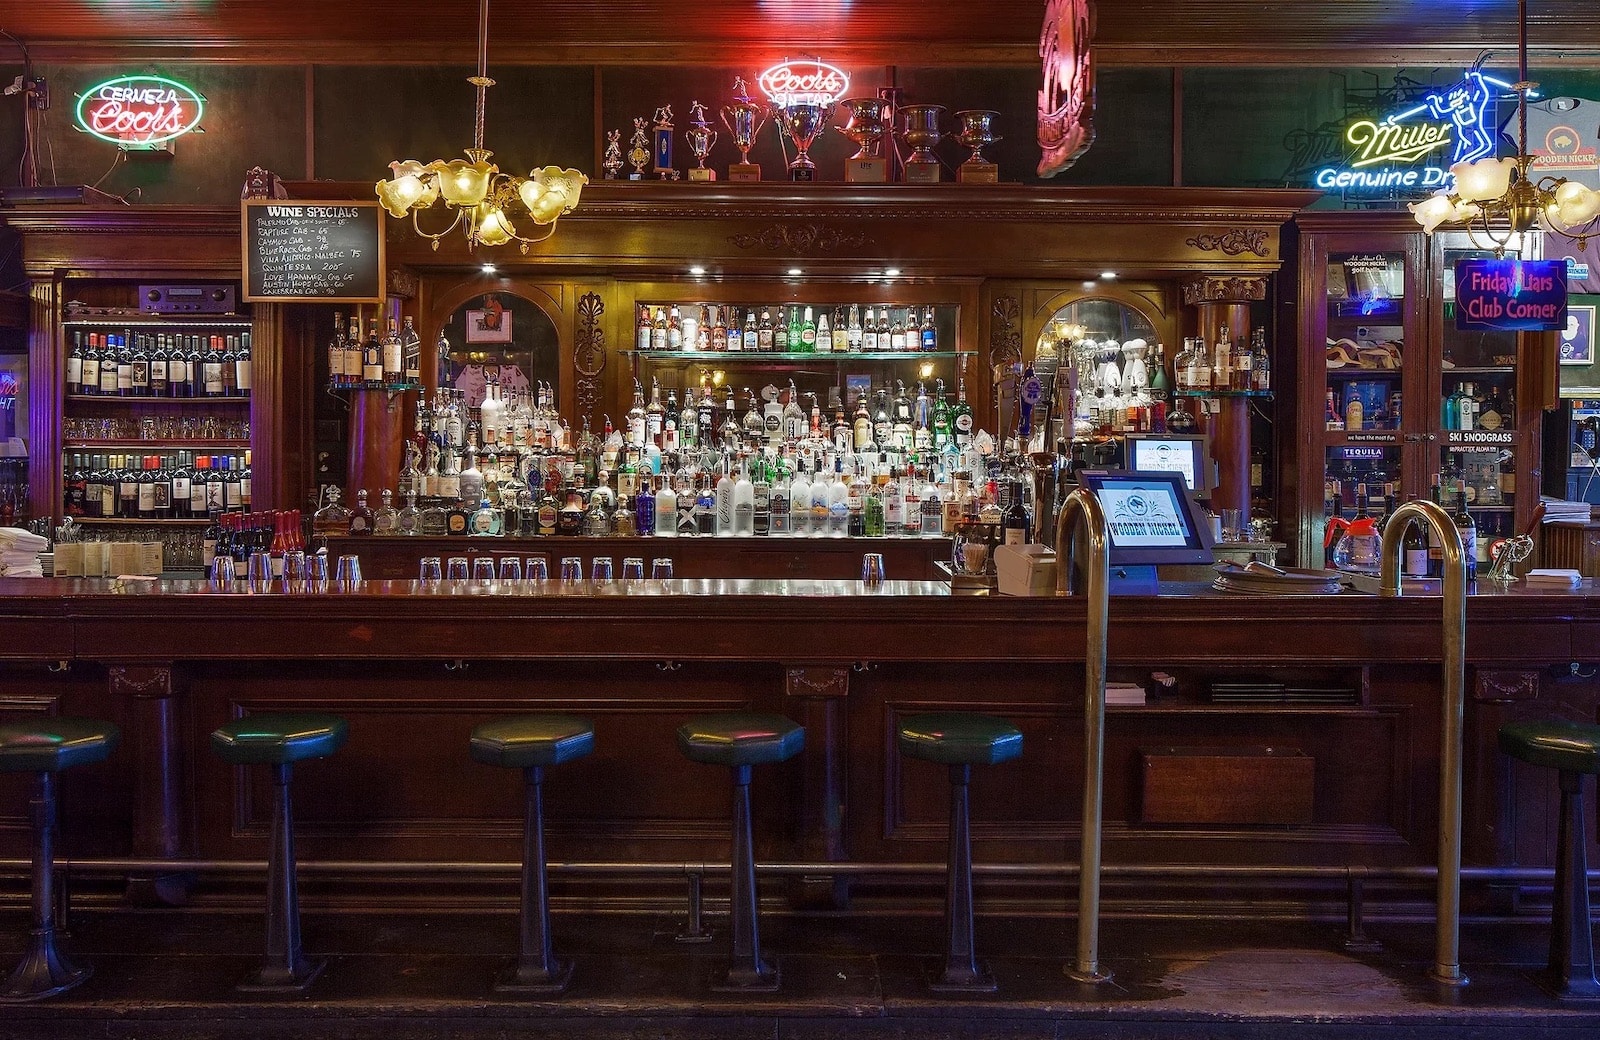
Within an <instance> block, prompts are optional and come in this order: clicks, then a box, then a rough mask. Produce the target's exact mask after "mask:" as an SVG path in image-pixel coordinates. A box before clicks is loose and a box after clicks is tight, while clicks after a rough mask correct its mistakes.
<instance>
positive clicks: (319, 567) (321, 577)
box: [306, 552, 328, 581]
mask: <svg viewBox="0 0 1600 1040" xmlns="http://www.w3.org/2000/svg"><path fill="white" fill-rule="evenodd" d="M306 580H307V581H327V580H328V554H327V553H323V552H316V553H312V554H311V555H309V556H307V557H306Z"/></svg>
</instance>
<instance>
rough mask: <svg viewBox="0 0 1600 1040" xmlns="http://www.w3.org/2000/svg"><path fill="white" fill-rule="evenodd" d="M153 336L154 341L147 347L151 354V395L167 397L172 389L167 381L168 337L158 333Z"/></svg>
mask: <svg viewBox="0 0 1600 1040" xmlns="http://www.w3.org/2000/svg"><path fill="white" fill-rule="evenodd" d="M152 338H153V342H152V343H150V344H149V345H148V346H147V348H146V349H147V350H148V351H149V355H150V360H149V364H150V387H149V395H150V396H151V397H166V396H167V393H168V392H169V390H170V389H171V386H170V384H169V383H168V381H167V359H168V357H169V356H170V355H169V354H168V353H167V337H166V336H164V335H156V336H154V337H152Z"/></svg>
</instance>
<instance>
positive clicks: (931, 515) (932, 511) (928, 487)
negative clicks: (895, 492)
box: [921, 469, 955, 538]
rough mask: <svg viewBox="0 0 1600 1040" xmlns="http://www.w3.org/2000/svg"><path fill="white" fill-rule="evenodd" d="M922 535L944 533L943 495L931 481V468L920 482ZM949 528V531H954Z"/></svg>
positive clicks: (930, 536)
mask: <svg viewBox="0 0 1600 1040" xmlns="http://www.w3.org/2000/svg"><path fill="white" fill-rule="evenodd" d="M921 497H922V535H923V537H925V538H932V537H936V536H938V535H942V534H945V533H946V532H945V530H944V496H943V495H942V494H941V493H940V491H939V485H937V484H935V483H934V482H933V478H932V470H931V469H929V470H928V471H926V472H925V473H924V475H923V483H922V493H921ZM954 530H955V529H954V527H952V528H951V533H953V532H954Z"/></svg>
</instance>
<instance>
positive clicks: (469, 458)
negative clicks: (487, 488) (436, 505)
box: [455, 444, 484, 506]
mask: <svg viewBox="0 0 1600 1040" xmlns="http://www.w3.org/2000/svg"><path fill="white" fill-rule="evenodd" d="M456 483H457V487H456V494H455V497H456V499H457V500H458V501H460V502H461V503H462V504H463V505H468V506H470V505H472V504H473V503H475V502H477V501H478V499H480V498H482V497H483V487H484V482H483V471H482V470H480V469H479V468H478V453H477V451H476V450H474V449H473V447H472V445H470V444H469V445H467V447H466V450H465V452H463V454H462V456H461V472H460V473H459V474H458V475H457V477H456Z"/></svg>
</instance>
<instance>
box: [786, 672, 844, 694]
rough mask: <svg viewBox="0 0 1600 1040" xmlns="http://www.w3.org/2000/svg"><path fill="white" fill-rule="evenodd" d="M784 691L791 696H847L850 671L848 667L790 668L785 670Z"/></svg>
mask: <svg viewBox="0 0 1600 1040" xmlns="http://www.w3.org/2000/svg"><path fill="white" fill-rule="evenodd" d="M784 692H785V693H787V694H788V695H789V696H790V697H819V698H834V697H847V696H849V694H850V671H849V669H846V668H806V667H800V668H790V669H788V670H786V671H785V672H784Z"/></svg>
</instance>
